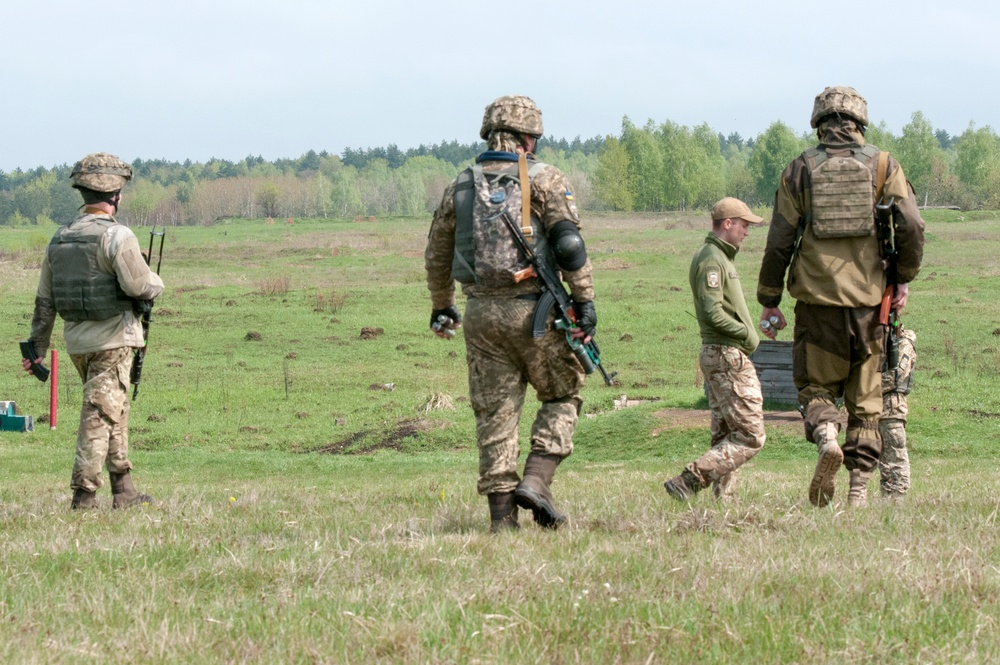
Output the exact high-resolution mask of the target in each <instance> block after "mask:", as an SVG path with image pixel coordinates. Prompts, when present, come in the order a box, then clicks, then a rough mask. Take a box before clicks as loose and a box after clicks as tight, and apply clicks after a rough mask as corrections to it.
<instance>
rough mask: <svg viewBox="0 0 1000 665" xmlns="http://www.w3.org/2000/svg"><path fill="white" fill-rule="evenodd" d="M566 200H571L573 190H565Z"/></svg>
mask: <svg viewBox="0 0 1000 665" xmlns="http://www.w3.org/2000/svg"><path fill="white" fill-rule="evenodd" d="M566 200H567V201H572V200H573V192H571V191H569V190H568V189H567V190H566Z"/></svg>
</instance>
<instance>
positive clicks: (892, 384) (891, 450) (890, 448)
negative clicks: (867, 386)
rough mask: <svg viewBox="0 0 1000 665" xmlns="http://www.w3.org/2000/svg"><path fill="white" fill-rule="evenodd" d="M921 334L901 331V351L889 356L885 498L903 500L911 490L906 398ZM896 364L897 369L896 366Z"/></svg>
mask: <svg viewBox="0 0 1000 665" xmlns="http://www.w3.org/2000/svg"><path fill="white" fill-rule="evenodd" d="M916 343H917V335H916V333H914V332H913V331H912V330H905V329H904V330H901V331H900V332H899V334H898V339H897V340H896V342H895V344H896V349H897V351H896V352H895V353H893V354H886V355H887V356H888V357H889V360H888V361H887V363H886V368H885V369H884V370H883V371H882V419H881V420H880V421H879V431H880V432H881V434H882V456H881V457H879V460H878V470H879V476H880V485H881V490H882V496H884V497H885V498H887V499H893V500H898V499H902V498H903V495H905V494H906V491H907V490H908V489H910V456H909V453H907V450H906V418H907V416H908V415H909V412H910V409H909V406H908V405H907V403H906V400H907V398H906V396H907V395H909V394H910V389H911V388H912V384H913V370H914V368H915V367H916V363H917V350H916ZM892 365H895V366H892Z"/></svg>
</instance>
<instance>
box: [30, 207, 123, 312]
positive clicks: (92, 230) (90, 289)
mask: <svg viewBox="0 0 1000 665" xmlns="http://www.w3.org/2000/svg"><path fill="white" fill-rule="evenodd" d="M114 224H116V222H114V221H110V220H106V219H98V218H92V219H90V220H82V221H77V222H74V223H73V224H71V225H70V226H66V227H63V228H62V229H60V230H59V232H58V233H56V235H55V236H54V237H53V238H52V241H51V242H50V243H49V249H48V255H49V264H50V266H51V268H52V299H53V300H54V301H55V307H56V312H57V313H58V314H59V316H61V317H62V318H63V319H64V320H66V321H103V320H105V319H110V318H112V317H115V316H118V315H120V314H121V313H122V312H125V311H128V310H131V309H132V305H133V301H132V299H131V298H129V297H128V296H127V295H125V292H124V291H122V289H121V287H120V286H119V285H118V276H117V275H114V274H111V275H109V274H107V273H105V272H102V271H101V270H100V268H99V265H98V261H97V257H98V252H99V251H100V249H101V237H102V236H103V235H104V234H105V233H107V231H108V229H109V228H110V227H111V226H113V225H114Z"/></svg>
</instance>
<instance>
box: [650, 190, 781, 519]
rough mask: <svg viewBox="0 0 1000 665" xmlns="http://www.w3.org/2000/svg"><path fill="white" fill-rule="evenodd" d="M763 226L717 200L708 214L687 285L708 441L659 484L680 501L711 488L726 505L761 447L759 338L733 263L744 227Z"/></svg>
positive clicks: (740, 208)
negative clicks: (752, 357)
mask: <svg viewBox="0 0 1000 665" xmlns="http://www.w3.org/2000/svg"><path fill="white" fill-rule="evenodd" d="M763 221H764V220H763V218H761V217H758V216H757V215H755V214H753V213H752V212H750V208H749V207H747V204H745V203H744V202H743V201H740V200H739V199H734V198H731V197H729V198H724V199H722V200H721V201H719V202H718V203H716V204H715V206H714V207H713V208H712V231H711V232H710V233H709V234H708V237H707V238H705V243H704V244H703V245H702V247H701V249H700V250H699V251H698V252H696V253H695V255H694V258H693V259H692V260H691V269H690V271H689V272H688V280H689V282H690V283H691V293H692V295H693V296H694V309H695V312H696V315H697V318H698V328H699V329H700V331H701V355H700V356H699V358H698V362H699V364H700V366H701V371H702V373H703V374H704V376H705V382H706V384H707V385H708V406H709V409H711V413H712V416H711V418H712V420H711V423H712V424H711V433H712V434H711V436H712V439H711V448H710V449H709V451H708V452H707V453H705V454H704V455H702V456H701V457H699V458H698V459H697V460H695V461H694V462H692V463H690V464H688V465H687V466H686V467H684V470H683V471H682V472H681V474H680V475H679V476H676V477H674V478H671V479H670V480H668V481H667V482H665V483H664V484H663V486H664V487H665V488H666V490H667V493H668V494H670V496H672V497H674V498H675V499H678V500H680V501H686V500H688V499H690V498H691V497H692V496H694V495H695V494H696V493H697V492H698V491H700V490H701V489H702V488H704V487H708V486H709V485H710V484H711V485H712V490H713V492H714V493H715V496H716V498H719V499H728V498H731V497H732V496H733V492H734V490H735V487H736V475H737V473H738V469H739V468H740V466H741V465H742V464H744V463H745V462H746V461H747V460H749V459H750V458H751V457H753V456H754V455H756V454H757V453H758V452H759V451H760V449H761V448H762V447H763V445H764V439H765V434H764V397H763V395H762V393H761V389H760V380H759V379H758V378H757V370H756V369H755V368H754V365H753V362H751V360H750V357H749V356H750V354H751V353H753V352H754V350H755V349H756V348H757V345H758V343H759V342H760V337H758V335H757V326H756V324H755V323H754V320H753V318H752V317H751V316H750V312H749V310H748V309H747V304H746V300H745V298H744V297H743V288H742V287H741V285H740V277H739V273H737V271H736V263H735V260H736V253H737V252H739V249H740V245H741V244H742V243H743V240H744V239H745V238H746V237H747V235H749V233H750V227H751V226H752V225H756V224H760V223H761V222H763Z"/></svg>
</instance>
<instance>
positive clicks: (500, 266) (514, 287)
mask: <svg viewBox="0 0 1000 665" xmlns="http://www.w3.org/2000/svg"><path fill="white" fill-rule="evenodd" d="M480 136H481V137H482V138H483V139H484V140H486V141H487V144H488V150H487V151H486V152H484V153H483V154H481V155H479V157H478V158H477V159H476V163H475V165H473V166H471V167H470V168H468V169H466V170H465V171H463V172H462V173H461V174H460V175H459V176H458V178H457V179H456V180H455V181H454V182H453V183H451V184H450V185H449V186H448V187H447V188H446V189H445V192H444V195H443V197H442V199H441V204H440V206H439V207H438V209H437V211H436V212H435V213H434V219H433V221H432V222H431V228H430V233H429V235H428V238H427V249H426V251H425V254H424V257H425V266H426V269H427V285H428V288H429V289H430V292H431V307H432V312H431V328H432V329H433V330H434V331H435V332H436V334H437V335H438V336H439V337H442V338H446V339H450V338H451V337H453V336H454V334H455V329H457V328H458V327H459V326H460V325H461V324H462V322H464V330H465V343H466V361H467V364H468V369H469V397H470V402H471V404H472V408H473V411H474V413H475V417H476V436H477V440H478V447H479V481H478V484H477V489H478V491H479V493H480V494H483V495H486V498H487V500H488V503H489V509H490V530H491V531H492V532H498V531H502V530H507V529H515V528H517V526H518V522H517V516H518V506H520V507H522V508H525V509H527V510H531V512H532V515H533V517H534V520H535V522H536V523H537V524H538V525H540V526H541V527H544V528H550V529H555V528H558V527H559V526H560V525H562V524H564V523H565V522H566V516H565V515H564V514H563V513H562V512H561V511H560V510H559V509H558V508H557V507H556V504H555V500H554V498H553V496H552V492H551V489H550V485H551V483H552V479H553V477H554V476H555V472H556V467H557V466H558V465H559V464H560V462H562V461H563V460H565V459H566V458H567V457H568V456H569V455H570V454H571V453H572V452H573V432H574V430H575V429H576V424H577V419H578V418H579V414H580V408H581V406H582V403H583V401H582V399H581V398H580V389H581V388H582V386H583V383H584V377H585V373H584V370H583V369H582V367H581V365H580V362H579V361H578V360H577V358H576V357H575V355H574V354H573V351H572V350H571V349H570V347H569V345H568V344H567V341H566V337H565V334H564V333H563V332H560V331H558V330H555V329H553V327H552V320H551V319H552V318H553V315H552V314H550V315H549V318H550V320H549V322H548V324H549V325H548V327H547V329H546V332H545V334H544V336H542V337H539V338H534V337H532V326H531V323H532V314H533V312H534V310H535V307H536V305H537V304H538V300H539V294H540V293H541V288H540V285H539V282H538V280H537V279H534V278H529V279H522V278H521V276H522V275H524V273H525V270H526V268H527V267H528V265H529V264H528V262H527V260H526V259H525V257H524V256H523V255H522V254H521V253H520V252H519V250H518V248H517V246H516V244H515V242H514V238H513V235H512V232H511V228H510V227H509V226H508V225H507V224H506V223H505V222H504V221H503V220H502V219H501V218H500V217H501V215H509V216H510V217H512V218H513V219H514V221H515V222H516V225H517V226H519V227H520V229H521V232H522V233H523V235H524V236H525V237H526V239H527V240H528V242H529V243H530V244H531V246H532V249H533V251H534V253H535V254H537V255H539V256H544V257H547V260H551V261H554V262H555V264H557V265H558V267H559V269H560V271H561V274H562V278H563V281H564V282H565V283H566V284H567V285H568V286H569V289H570V292H571V295H572V298H573V302H574V309H575V313H576V315H577V324H576V325H577V327H578V328H579V329H580V330H577V331H575V333H574V336H577V338H578V339H581V341H583V342H584V343H586V342H588V341H589V340H590V338H591V337H592V336H593V334H594V331H595V329H596V327H597V314H596V311H595V309H594V302H593V301H594V287H593V278H592V276H591V265H590V261H589V259H588V258H587V254H586V247H585V245H584V242H583V238H582V237H581V236H580V217H579V214H578V212H577V208H576V204H575V202H574V198H573V191H572V189H571V187H570V185H569V182H568V180H567V179H566V177H565V176H564V175H563V173H562V172H561V171H559V169H557V168H555V167H553V166H550V165H547V164H543V163H541V162H539V161H536V160H535V158H534V152H535V149H536V146H537V144H538V140H539V139H540V138H541V136H542V114H541V111H539V109H538V107H537V106H536V105H535V103H534V102H533V101H532V100H531V99H529V98H528V97H524V96H519V95H510V96H505V97H499V98H498V99H496V100H494V101H493V102H492V103H491V104H490V105H489V106H487V107H486V112H485V114H484V116H483V124H482V129H481V131H480ZM522 188H523V189H522ZM529 207H530V214H529V215H523V214H522V210H523V209H528V208H529ZM525 217H529V219H525ZM455 281H458V282H459V283H461V285H462V292H463V293H464V294H465V295H466V297H467V299H468V300H467V303H466V309H465V317H464V319H463V317H462V316H461V315H460V313H459V312H458V309H457V308H456V306H455ZM580 336H583V337H580ZM528 384H530V385H531V386H532V387H533V388H534V389H535V391H536V393H537V396H538V401H539V402H541V407H540V408H539V410H538V413H537V414H536V415H535V421H534V424H533V426H532V428H531V448H530V452H529V454H528V457H527V460H526V462H525V465H524V472H523V477H521V476H519V475H518V457H519V455H520V446H519V443H518V423H519V422H520V419H521V410H522V407H523V405H524V396H525V391H526V389H527V386H528Z"/></svg>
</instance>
